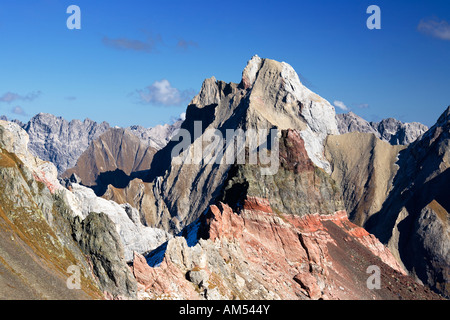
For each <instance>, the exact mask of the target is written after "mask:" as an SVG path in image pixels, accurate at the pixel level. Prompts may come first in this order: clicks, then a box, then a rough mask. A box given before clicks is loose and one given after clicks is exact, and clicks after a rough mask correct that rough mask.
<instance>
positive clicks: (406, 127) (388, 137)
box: [336, 112, 428, 145]
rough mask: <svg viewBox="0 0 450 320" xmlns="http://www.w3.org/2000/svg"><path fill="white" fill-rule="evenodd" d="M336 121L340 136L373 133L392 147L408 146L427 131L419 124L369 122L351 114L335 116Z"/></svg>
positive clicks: (392, 121) (395, 121)
mask: <svg viewBox="0 0 450 320" xmlns="http://www.w3.org/2000/svg"><path fill="white" fill-rule="evenodd" d="M336 120H337V122H338V129H339V133H340V134H345V133H349V132H365V133H373V134H375V136H376V137H377V138H379V139H381V140H384V141H387V142H389V143H390V144H392V145H406V144H410V143H412V142H414V141H415V140H416V139H417V138H418V137H419V136H420V135H422V134H423V133H425V132H426V131H427V130H428V127H427V126H425V125H423V124H421V123H418V122H411V123H403V122H401V121H399V120H396V119H393V118H388V119H384V120H382V121H380V122H369V121H366V120H364V119H363V118H361V117H359V116H357V115H356V114H354V113H353V112H349V113H346V114H337V115H336Z"/></svg>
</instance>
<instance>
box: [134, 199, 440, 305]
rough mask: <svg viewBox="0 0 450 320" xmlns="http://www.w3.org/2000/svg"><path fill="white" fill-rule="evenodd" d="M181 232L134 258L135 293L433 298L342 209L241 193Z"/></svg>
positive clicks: (176, 296) (172, 296)
mask: <svg viewBox="0 0 450 320" xmlns="http://www.w3.org/2000/svg"><path fill="white" fill-rule="evenodd" d="M197 235H198V237H197ZM200 235H201V236H200ZM184 236H185V237H176V238H174V239H172V240H170V241H169V242H168V243H167V244H165V245H164V246H162V247H161V248H160V249H159V250H156V251H155V252H154V253H152V254H150V255H149V256H147V257H146V259H144V257H142V256H140V255H136V256H135V258H134V261H133V267H132V270H133V273H134V275H135V277H136V279H137V281H138V283H139V290H140V291H139V296H140V297H141V298H143V299H145V298H147V299H158V298H160V299H213V300H214V299H268V300H273V299H291V300H292V299H300V300H305V299H438V298H439V296H437V295H435V294H433V293H432V292H430V291H429V290H428V289H427V288H425V287H423V286H422V285H419V284H417V283H415V282H414V280H413V279H412V278H411V277H408V276H406V275H405V273H404V271H403V270H402V269H401V267H400V266H399V265H398V263H397V262H396V260H395V258H394V257H393V256H392V254H391V253H390V252H389V250H388V249H387V248H386V247H384V246H383V245H382V244H381V243H380V242H379V241H378V240H377V239H376V238H375V237H374V236H373V235H370V234H368V233H367V232H366V231H365V230H364V229H362V228H360V227H357V226H356V225H354V224H352V223H351V222H349V221H348V219H347V216H346V213H345V212H336V213H334V214H328V215H320V214H315V215H306V216H303V217H299V216H295V215H286V214H279V213H278V214H276V213H274V212H273V210H272V209H271V207H270V205H269V201H268V200H266V199H260V198H248V199H247V200H246V203H245V205H244V206H243V208H242V210H241V211H240V213H239V214H238V213H235V212H233V210H232V209H231V208H230V207H229V206H227V205H225V204H222V203H219V204H218V205H213V206H211V207H210V208H209V210H208V212H207V213H206V214H205V215H204V216H202V217H201V218H200V219H199V220H198V221H196V222H195V223H193V225H192V226H190V228H187V230H186V232H185V234H184ZM186 239H187V240H186ZM192 239H198V240H197V242H195V243H192V242H191V243H190V240H192ZM369 266H377V267H379V268H380V270H381V272H380V277H381V279H380V283H381V285H380V289H370V286H369V287H368V285H367V282H368V279H369V277H370V275H371V274H370V273H367V269H368V267H369Z"/></svg>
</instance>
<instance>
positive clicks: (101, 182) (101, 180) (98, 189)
mask: <svg viewBox="0 0 450 320" xmlns="http://www.w3.org/2000/svg"><path fill="white" fill-rule="evenodd" d="M147 174H148V170H143V171H137V172H132V173H131V174H130V175H127V174H126V173H125V172H124V171H123V170H120V169H116V170H114V171H107V172H102V173H100V174H99V175H98V177H97V179H96V180H95V185H94V186H91V188H92V189H93V190H94V192H95V194H96V195H97V196H98V197H101V196H103V195H104V194H105V192H106V190H107V189H108V186H109V185H111V186H113V187H115V188H118V189H123V188H126V187H127V186H128V184H129V183H130V181H132V180H134V179H136V178H139V179H142V178H143V177H145V176H146V175H147Z"/></svg>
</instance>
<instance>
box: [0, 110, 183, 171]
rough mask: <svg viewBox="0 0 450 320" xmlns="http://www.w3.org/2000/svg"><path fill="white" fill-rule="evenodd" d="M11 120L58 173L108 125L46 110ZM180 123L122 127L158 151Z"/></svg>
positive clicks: (74, 161) (39, 154)
mask: <svg viewBox="0 0 450 320" xmlns="http://www.w3.org/2000/svg"><path fill="white" fill-rule="evenodd" d="M1 119H2V120H6V121H7V120H8V118H7V117H6V116H1ZM11 122H14V123H16V124H18V125H19V126H20V127H22V128H23V129H24V130H25V131H26V132H27V133H28V135H29V136H30V142H29V149H30V152H31V153H32V154H33V155H34V156H36V157H39V158H41V159H42V160H45V161H50V162H52V163H53V164H55V166H56V168H57V169H58V173H59V174H61V173H63V172H65V171H66V170H67V169H70V168H73V167H75V165H76V163H77V160H78V158H79V157H80V156H81V154H82V153H83V152H84V151H85V150H86V149H87V148H88V146H89V144H90V143H91V142H92V141H93V140H95V139H97V138H99V137H100V136H101V135H102V134H103V133H105V132H106V131H108V130H109V129H110V128H111V126H110V124H109V123H107V122H105V121H104V122H101V123H98V122H95V121H93V120H90V119H85V120H84V121H80V120H71V121H67V120H65V119H64V118H62V117H57V116H54V115H52V114H47V113H39V114H37V115H35V116H34V117H33V118H31V119H30V121H28V122H27V123H22V122H21V121H19V120H11ZM182 122H183V120H182V119H178V120H176V121H175V122H174V123H172V124H165V125H158V126H156V127H153V128H144V127H142V126H130V127H128V128H126V129H127V130H128V131H130V132H131V133H133V134H134V135H135V136H137V137H138V138H139V139H140V140H141V141H142V142H143V143H144V144H146V145H147V146H150V147H152V148H154V149H157V150H159V149H161V148H162V147H164V146H165V145H166V144H167V142H168V141H169V140H170V138H171V137H172V136H173V135H174V134H175V133H176V132H177V130H178V129H179V128H180V126H181V123H182Z"/></svg>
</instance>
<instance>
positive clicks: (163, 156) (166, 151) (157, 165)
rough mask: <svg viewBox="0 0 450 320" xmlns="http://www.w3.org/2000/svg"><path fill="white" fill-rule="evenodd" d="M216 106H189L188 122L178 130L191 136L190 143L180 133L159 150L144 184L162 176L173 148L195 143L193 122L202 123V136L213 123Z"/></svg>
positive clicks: (168, 164) (169, 162)
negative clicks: (185, 131)
mask: <svg viewBox="0 0 450 320" xmlns="http://www.w3.org/2000/svg"><path fill="white" fill-rule="evenodd" d="M216 107H217V104H211V105H208V106H205V107H203V108H198V107H197V106H196V105H194V104H191V105H189V106H188V107H187V110H186V119H189V121H184V122H183V124H182V125H181V128H180V130H183V129H184V130H187V131H188V132H189V133H190V134H191V141H183V139H182V135H181V134H180V133H178V134H176V135H175V136H174V137H173V138H172V139H171V140H170V141H169V143H168V144H167V145H166V146H165V147H164V148H162V149H161V150H159V151H158V152H157V153H156V154H155V155H154V157H153V160H152V163H151V166H150V170H149V172H148V174H147V175H146V176H145V177H144V179H143V180H144V182H151V181H153V180H154V179H155V178H156V177H158V176H163V175H164V173H165V171H166V170H168V169H169V167H170V164H171V160H172V150H173V148H174V147H175V146H177V145H178V144H180V143H183V144H185V145H187V146H188V145H190V144H191V143H193V142H194V141H195V139H196V138H198V137H195V136H194V122H195V121H201V122H202V132H201V133H200V134H203V132H204V131H205V129H206V128H207V127H208V126H209V125H210V124H211V123H212V122H213V121H214V119H215V116H214V113H215V109H216Z"/></svg>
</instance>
